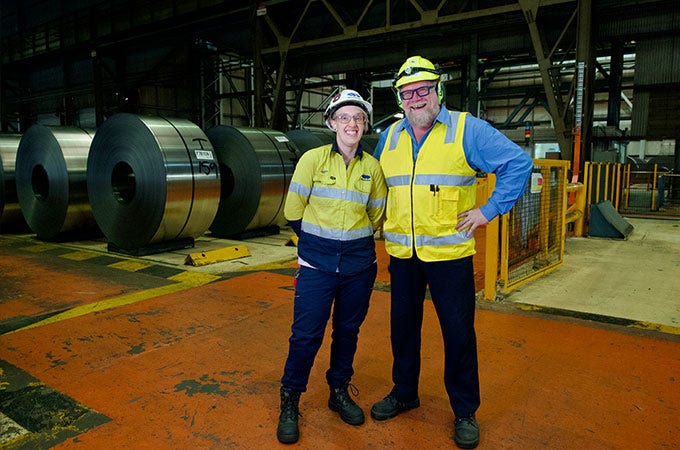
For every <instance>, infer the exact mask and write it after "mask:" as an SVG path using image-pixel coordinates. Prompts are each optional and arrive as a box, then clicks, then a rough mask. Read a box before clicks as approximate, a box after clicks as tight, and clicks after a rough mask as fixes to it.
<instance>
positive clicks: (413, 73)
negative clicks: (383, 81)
mask: <svg viewBox="0 0 680 450" xmlns="http://www.w3.org/2000/svg"><path fill="white" fill-rule="evenodd" d="M440 77H441V75H440V73H439V70H438V68H437V67H435V65H434V64H432V63H431V62H430V61H429V60H428V59H425V58H423V57H422V56H411V57H410V58H408V59H407V60H406V62H404V64H402V65H401V67H400V68H399V72H397V74H396V75H395V76H394V87H395V89H398V88H399V87H400V86H403V85H405V84H409V83H415V82H416V81H423V80H439V79H440Z"/></svg>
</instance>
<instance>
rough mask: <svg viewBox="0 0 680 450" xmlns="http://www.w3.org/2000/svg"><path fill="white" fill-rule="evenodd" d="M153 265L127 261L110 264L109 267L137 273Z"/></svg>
mask: <svg viewBox="0 0 680 450" xmlns="http://www.w3.org/2000/svg"><path fill="white" fill-rule="evenodd" d="M153 265H154V264H153V263H150V262H142V261H133V260H125V261H118V262H116V263H113V264H109V267H113V268H114V269H120V270H127V271H128V272H137V271H139V270H142V269H146V268H147V267H151V266H153Z"/></svg>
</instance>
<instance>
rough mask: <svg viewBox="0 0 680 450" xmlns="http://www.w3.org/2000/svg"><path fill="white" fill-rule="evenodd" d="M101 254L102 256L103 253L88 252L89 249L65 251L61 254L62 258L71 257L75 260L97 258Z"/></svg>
mask: <svg viewBox="0 0 680 450" xmlns="http://www.w3.org/2000/svg"><path fill="white" fill-rule="evenodd" d="M99 256H101V253H96V252H88V251H87V250H83V251H78V252H71V253H64V254H63V255H59V257H60V258H66V259H71V260H73V261H86V260H88V259H92V258H97V257H99Z"/></svg>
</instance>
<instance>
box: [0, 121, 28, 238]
mask: <svg viewBox="0 0 680 450" xmlns="http://www.w3.org/2000/svg"><path fill="white" fill-rule="evenodd" d="M20 141H21V134H18V133H17V134H13V133H3V134H0V231H2V232H6V231H20V230H21V231H23V230H26V229H28V225H27V224H26V221H25V220H24V216H23V215H22V214H21V207H20V206H19V197H18V196H17V185H16V159H17V150H18V149H19V142H20Z"/></svg>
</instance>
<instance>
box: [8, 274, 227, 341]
mask: <svg viewBox="0 0 680 450" xmlns="http://www.w3.org/2000/svg"><path fill="white" fill-rule="evenodd" d="M168 279H169V280H173V281H176V282H177V283H175V284H169V285H166V286H160V287H157V288H152V289H147V290H144V291H140V292H135V293H132V294H128V295H122V296H120V297H114V298H109V299H106V300H102V301H99V302H94V303H90V304H87V305H81V306H76V307H75V308H71V309H69V310H68V311H64V312H62V313H59V314H56V315H54V316H52V317H49V318H47V319H45V320H41V321H39V322H35V323H32V324H30V325H27V326H25V327H23V328H19V329H17V330H13V331H10V332H8V333H5V334H11V333H16V332H17V331H22V330H29V329H31V328H37V327H41V326H43V325H48V324H51V323H56V322H61V321H62V320H67V319H72V318H74V317H81V316H84V315H87V314H91V313H94V312H97V311H104V310H107V309H111V308H116V307H118V306H124V305H129V304H132V303H137V302H140V301H143V300H148V299H150V298H155V297H160V296H161V295H166V294H172V293H174V292H179V291H184V290H187V289H191V288H194V287H198V286H202V285H204V284H208V283H210V282H212V281H215V280H218V279H220V277H219V276H216V275H211V274H207V273H200V272H182V273H179V274H177V275H173V276H172V277H168Z"/></svg>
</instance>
